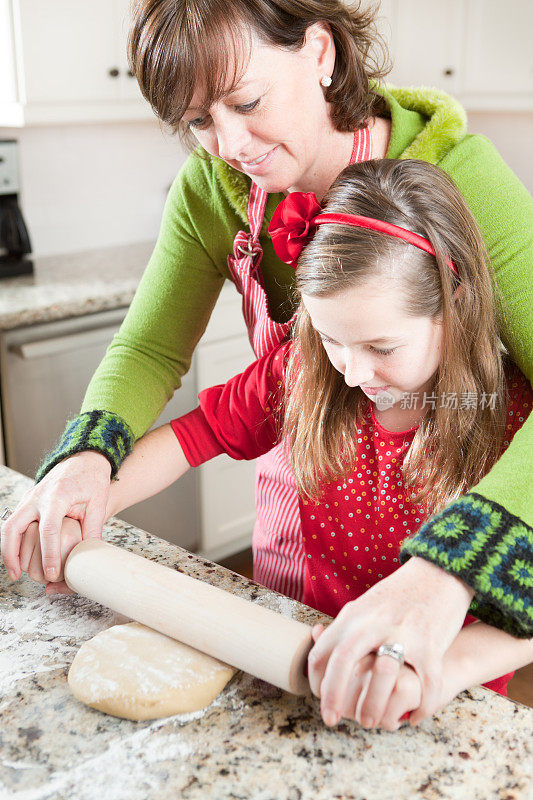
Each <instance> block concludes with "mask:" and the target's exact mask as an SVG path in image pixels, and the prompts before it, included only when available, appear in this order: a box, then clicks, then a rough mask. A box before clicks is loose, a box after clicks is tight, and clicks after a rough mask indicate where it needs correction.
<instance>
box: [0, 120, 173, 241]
mask: <svg viewBox="0 0 533 800" xmlns="http://www.w3.org/2000/svg"><path fill="white" fill-rule="evenodd" d="M0 138H13V139H17V140H18V142H19V148H18V154H19V167H20V180H21V205H22V209H23V213H24V217H25V219H26V224H27V226H28V229H29V232H30V237H31V240H32V246H33V252H34V254H35V255H39V256H42V255H51V254H56V253H65V252H72V251H76V250H85V249H89V248H98V247H106V246H112V245H117V244H126V243H133V242H143V241H148V240H151V239H155V237H156V236H157V232H158V229H159V223H160V220H161V212H162V210H163V204H164V201H165V197H166V193H167V190H168V187H169V185H170V183H171V182H172V180H173V178H174V176H175V175H176V173H177V171H178V169H179V167H180V165H181V164H182V163H183V161H184V159H185V157H186V156H185V153H184V152H183V150H182V148H181V145H180V143H179V140H178V139H177V138H176V137H171V136H169V135H168V134H166V133H163V131H162V130H161V128H160V126H159V124H158V123H157V121H156V120H154V121H153V122H152V121H147V122H127V123H114V124H105V125H96V124H95V125H69V126H40V127H30V128H22V129H8V128H3V129H2V128H0Z"/></svg>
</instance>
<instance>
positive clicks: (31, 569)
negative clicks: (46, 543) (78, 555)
mask: <svg viewBox="0 0 533 800" xmlns="http://www.w3.org/2000/svg"><path fill="white" fill-rule="evenodd" d="M81 540H82V536H81V526H80V523H79V522H78V521H77V520H75V519H70V517H65V519H64V520H63V524H62V525H61V533H60V536H59V549H60V555H61V563H60V567H59V574H58V577H57V580H56V581H54V582H53V583H50V582H49V581H48V580H47V578H46V577H45V574H44V569H43V557H42V551H41V539H40V536H39V526H38V525H37V523H36V522H32V523H31V525H30V526H29V527H28V528H27V529H26V533H25V534H24V538H23V540H22V546H21V548H20V567H21V570H22V572H27V573H28V576H29V577H30V578H32V580H34V581H37V582H38V583H43V584H45V586H46V594H48V595H53V594H73V592H72V590H71V589H69V588H68V586H67V584H66V583H65V581H64V574H63V570H64V567H65V562H66V560H67V558H68V556H69V553H70V551H71V550H72V549H73V548H74V547H75V546H76V545H77V544H79V542H81Z"/></svg>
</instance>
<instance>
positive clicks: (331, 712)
mask: <svg viewBox="0 0 533 800" xmlns="http://www.w3.org/2000/svg"><path fill="white" fill-rule="evenodd" d="M472 595H473V591H472V590H471V589H470V588H469V587H468V586H467V585H466V584H464V583H463V582H462V581H460V580H458V579H457V578H455V577H454V576H452V575H449V574H448V573H446V572H444V571H443V570H441V569H439V568H438V567H436V566H434V565H433V564H431V563H430V562H429V561H425V560H423V559H421V558H411V559H410V560H409V561H408V562H407V563H406V564H404V566H403V567H400V569H398V570H396V572H394V573H393V574H392V575H389V576H388V577H387V578H385V579H384V580H382V581H380V582H379V583H377V584H376V585H375V586H373V587H372V588H371V589H369V590H368V591H367V592H366V593H365V594H364V595H362V596H361V597H359V598H357V600H353V601H351V602H349V603H347V604H346V605H345V606H344V608H342V609H341V611H340V612H339V614H338V616H337V617H336V619H335V620H334V622H333V623H332V624H331V625H330V626H329V627H328V628H327V629H325V630H324V631H323V632H322V633H321V632H320V628H315V629H314V631H315V645H314V647H313V648H312V650H311V652H310V654H309V659H308V664H309V667H308V670H309V683H310V685H311V689H312V691H313V693H314V694H315V695H316V696H317V697H320V698H321V710H322V716H323V718H324V722H326V724H329V725H334V724H336V723H337V722H338V721H339V719H340V717H341V716H348V717H349V718H352V719H353V718H355V716H354V715H355V712H356V711H357V710H358V711H359V717H358V719H359V721H360V722H361V724H362V725H364V726H365V727H371V726H373V725H376V724H379V722H380V721H381V720H382V719H384V717H385V716H386V718H387V720H388V723H389V724H392V720H393V717H394V716H395V711H394V709H395V708H396V705H398V703H397V700H396V701H395V700H394V692H395V690H396V686H397V683H398V679H399V676H400V672H401V671H402V670H401V665H400V662H399V661H397V660H396V659H394V658H392V657H390V656H380V657H379V658H377V657H376V656H375V652H376V651H377V649H378V648H379V646H380V645H381V644H392V643H394V642H399V643H400V644H402V645H403V647H404V651H405V661H406V663H407V664H408V665H410V666H411V667H412V668H413V670H414V672H415V673H416V675H417V677H418V679H419V684H420V688H421V700H420V703H418V704H417V706H415V708H416V710H415V711H413V713H412V714H411V716H410V722H411V724H412V725H416V724H417V723H419V722H421V721H422V720H424V719H426V718H427V717H429V716H431V714H433V713H435V711H436V710H437V708H440V707H441V706H442V702H441V701H442V697H443V696H444V694H446V689H445V686H444V684H443V678H442V669H443V657H444V654H445V652H446V650H447V649H448V647H449V646H450V644H451V643H452V641H453V640H454V639H455V637H456V635H457V633H458V632H459V630H460V629H461V626H462V624H463V621H464V618H465V615H466V612H467V610H468V607H469V605H470V600H471V598H472ZM370 659H373V661H371V660H370ZM402 674H404V673H403V671H402ZM365 682H367V683H365ZM363 689H364V695H363V696H362V697H361V695H362V693H363ZM389 703H392V710H391V709H390V708H389ZM439 704H440V705H439ZM399 705H401V703H400V704H399ZM387 709H389V710H388V711H387ZM405 710H407V709H404V711H405ZM348 712H350V713H348ZM403 713H404V712H403V711H402V714H403ZM399 716H401V714H399ZM399 716H398V719H399Z"/></svg>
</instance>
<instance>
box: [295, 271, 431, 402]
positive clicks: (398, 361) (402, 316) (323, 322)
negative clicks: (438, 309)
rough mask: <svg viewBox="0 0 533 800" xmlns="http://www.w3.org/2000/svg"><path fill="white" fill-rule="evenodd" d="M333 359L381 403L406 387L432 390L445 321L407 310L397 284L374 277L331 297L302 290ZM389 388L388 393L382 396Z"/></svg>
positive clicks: (352, 382)
mask: <svg viewBox="0 0 533 800" xmlns="http://www.w3.org/2000/svg"><path fill="white" fill-rule="evenodd" d="M302 302H303V304H304V306H305V307H306V309H307V311H308V313H309V315H310V317H311V323H312V325H313V327H314V328H315V330H316V331H317V332H318V334H319V336H320V338H321V340H322V343H323V345H324V349H325V351H326V353H327V355H328V358H329V360H330V361H331V363H332V364H333V366H334V367H335V369H337V370H338V371H339V372H340V373H342V375H344V380H345V381H346V383H347V384H348V386H358V387H359V388H360V389H361V390H362V391H363V392H364V393H365V394H366V396H367V397H369V398H370V399H371V400H372V401H373V402H374V403H376V405H377V406H378V408H380V399H381V400H382V402H383V407H384V408H385V407H389V408H390V407H391V406H392V405H394V404H396V403H398V401H400V400H401V399H402V397H403V395H404V393H407V394H411V393H415V394H416V393H418V397H419V402H421V401H423V393H424V392H427V393H428V394H430V393H431V390H432V387H433V383H434V378H435V373H436V372H437V369H438V366H439V363H440V358H441V345H442V325H441V324H440V322H439V320H436V319H433V318H431V317H413V316H408V315H407V314H406V312H405V310H404V308H403V306H404V302H405V301H404V297H403V295H402V292H401V290H400V288H399V287H398V286H397V284H394V283H391V282H384V283H383V284H382V285H380V286H379V287H376V284H375V283H374V282H373V281H372V282H371V281H367V282H365V283H363V284H362V285H361V286H353V287H349V288H347V289H344V290H342V291H340V292H337V293H336V294H334V295H330V296H327V297H311V296H309V295H302ZM384 394H385V397H384Z"/></svg>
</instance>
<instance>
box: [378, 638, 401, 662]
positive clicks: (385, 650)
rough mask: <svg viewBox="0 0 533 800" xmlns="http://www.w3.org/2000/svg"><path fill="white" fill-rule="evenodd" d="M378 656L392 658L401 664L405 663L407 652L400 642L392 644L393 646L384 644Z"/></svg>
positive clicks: (379, 649)
mask: <svg viewBox="0 0 533 800" xmlns="http://www.w3.org/2000/svg"><path fill="white" fill-rule="evenodd" d="M377 656H378V657H379V656H390V657H391V658H395V659H396V661H399V662H400V664H403V663H404V662H405V650H404V647H403V644H400V642H392V644H382V645H380V647H379V648H378V652H377Z"/></svg>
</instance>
